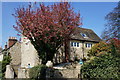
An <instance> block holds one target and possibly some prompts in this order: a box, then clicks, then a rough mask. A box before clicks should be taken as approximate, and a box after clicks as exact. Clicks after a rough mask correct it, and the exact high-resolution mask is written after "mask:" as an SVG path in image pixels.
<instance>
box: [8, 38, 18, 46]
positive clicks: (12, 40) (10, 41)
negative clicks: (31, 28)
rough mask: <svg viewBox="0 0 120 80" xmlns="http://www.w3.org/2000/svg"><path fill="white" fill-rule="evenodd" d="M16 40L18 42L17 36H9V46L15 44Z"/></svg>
mask: <svg viewBox="0 0 120 80" xmlns="http://www.w3.org/2000/svg"><path fill="white" fill-rule="evenodd" d="M16 42H17V38H16V37H9V40H8V45H9V47H11V46H12V45H14V44H15V43H16Z"/></svg>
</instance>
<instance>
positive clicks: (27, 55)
mask: <svg viewBox="0 0 120 80" xmlns="http://www.w3.org/2000/svg"><path fill="white" fill-rule="evenodd" d="M21 52H22V54H21V67H25V68H28V67H34V66H36V65H38V64H40V61H39V58H38V53H37V51H36V49H35V48H34V46H33V45H32V44H31V42H30V40H28V39H27V38H26V37H22V38H21ZM29 65H30V66H29Z"/></svg>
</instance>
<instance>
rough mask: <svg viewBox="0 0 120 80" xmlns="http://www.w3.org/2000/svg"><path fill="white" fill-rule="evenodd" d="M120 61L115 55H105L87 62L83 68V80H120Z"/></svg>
mask: <svg viewBox="0 0 120 80" xmlns="http://www.w3.org/2000/svg"><path fill="white" fill-rule="evenodd" d="M119 64H120V59H119V57H116V56H114V55H111V54H110V53H109V54H107V53H106V54H104V55H101V56H99V57H95V58H94V59H93V60H91V61H90V62H86V63H85V64H84V65H83V66H82V67H81V76H82V78H106V79H107V78H115V79H118V80H119V79H120V68H119V67H120V66H119Z"/></svg>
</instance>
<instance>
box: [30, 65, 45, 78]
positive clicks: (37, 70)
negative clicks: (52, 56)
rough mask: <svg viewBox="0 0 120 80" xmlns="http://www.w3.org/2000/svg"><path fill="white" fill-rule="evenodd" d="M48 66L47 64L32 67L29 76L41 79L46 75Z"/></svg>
mask: <svg viewBox="0 0 120 80" xmlns="http://www.w3.org/2000/svg"><path fill="white" fill-rule="evenodd" d="M46 68H47V67H46V66H45V65H38V66H35V67H33V68H31V69H30V71H29V76H30V78H31V79H33V80H35V79H39V78H45V77H46Z"/></svg>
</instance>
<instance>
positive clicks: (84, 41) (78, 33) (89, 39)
mask: <svg viewBox="0 0 120 80" xmlns="http://www.w3.org/2000/svg"><path fill="white" fill-rule="evenodd" d="M100 41H101V39H100V38H99V37H98V36H97V35H96V34H95V32H94V31H93V30H91V29H86V28H80V27H78V28H76V29H75V31H74V32H73V34H71V39H70V43H69V60H70V61H74V60H75V59H78V60H79V59H80V58H87V54H88V51H89V50H90V49H91V47H92V46H93V45H94V44H96V43H98V42H100ZM64 59H65V53H64V47H63V46H62V47H61V48H60V49H59V52H58V53H56V54H55V57H54V62H55V63H61V62H63V61H64Z"/></svg>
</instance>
